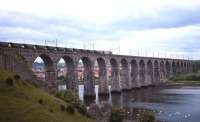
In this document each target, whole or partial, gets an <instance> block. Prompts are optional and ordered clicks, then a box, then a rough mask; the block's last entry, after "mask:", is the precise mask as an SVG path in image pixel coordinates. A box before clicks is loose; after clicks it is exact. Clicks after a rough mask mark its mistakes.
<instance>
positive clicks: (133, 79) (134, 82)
mask: <svg viewBox="0 0 200 122" xmlns="http://www.w3.org/2000/svg"><path fill="white" fill-rule="evenodd" d="M137 78H138V64H137V61H136V60H134V59H133V60H132V61H131V84H132V88H134V87H137V86H138V83H137V82H138V79H137Z"/></svg>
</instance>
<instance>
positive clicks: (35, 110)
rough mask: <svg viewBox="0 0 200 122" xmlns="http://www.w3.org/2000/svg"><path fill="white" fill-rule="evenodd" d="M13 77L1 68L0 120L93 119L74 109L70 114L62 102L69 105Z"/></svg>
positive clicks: (80, 121)
mask: <svg viewBox="0 0 200 122" xmlns="http://www.w3.org/2000/svg"><path fill="white" fill-rule="evenodd" d="M13 76H14V74H13V73H10V72H6V71H0V122H93V121H94V120H92V119H89V118H87V117H85V116H83V115H81V114H79V113H78V112H77V111H75V113H74V114H70V113H68V112H67V111H63V110H61V105H62V106H66V107H67V106H68V105H69V104H68V103H66V102H65V101H63V100H61V99H59V98H56V97H54V96H53V95H50V94H48V93H47V92H45V91H43V90H42V89H39V88H36V87H34V85H32V84H30V83H28V82H25V81H22V80H14V78H13ZM8 77H9V78H12V79H13V81H14V85H13V86H9V85H8V84H6V82H5V80H6V79H7V78H8ZM41 100H42V102H41ZM39 101H40V102H39Z"/></svg>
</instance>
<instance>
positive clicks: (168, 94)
mask: <svg viewBox="0 0 200 122" xmlns="http://www.w3.org/2000/svg"><path fill="white" fill-rule="evenodd" d="M83 89H84V86H82V85H80V86H79V97H80V99H82V100H83ZM109 89H110V87H109ZM95 92H96V100H94V102H96V103H99V102H100V101H101V97H99V96H98V86H95ZM104 100H105V99H104ZM106 100H107V101H108V102H109V103H110V104H112V105H113V106H115V107H126V108H146V109H151V110H153V111H154V112H155V115H156V118H157V120H160V121H162V122H200V87H199V86H168V87H148V88H142V89H137V90H132V91H126V92H122V93H118V94H116V93H115V94H114V93H113V94H111V93H109V97H108V98H107V99H106ZM84 101H85V102H86V101H87V100H84Z"/></svg>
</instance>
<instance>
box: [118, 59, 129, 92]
mask: <svg viewBox="0 0 200 122" xmlns="http://www.w3.org/2000/svg"><path fill="white" fill-rule="evenodd" d="M120 83H121V88H122V90H126V89H129V88H130V84H129V70H128V62H127V60H126V59H124V58H123V59H122V60H121V68H120Z"/></svg>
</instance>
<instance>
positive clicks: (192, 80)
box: [167, 72, 200, 86]
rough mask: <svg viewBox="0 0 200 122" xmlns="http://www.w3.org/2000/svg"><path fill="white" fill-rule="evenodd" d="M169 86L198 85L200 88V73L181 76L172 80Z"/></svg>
mask: <svg viewBox="0 0 200 122" xmlns="http://www.w3.org/2000/svg"><path fill="white" fill-rule="evenodd" d="M167 85H197V86H200V72H195V73H190V74H185V75H179V76H176V77H173V78H170V79H169V81H168V83H167Z"/></svg>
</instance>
